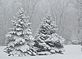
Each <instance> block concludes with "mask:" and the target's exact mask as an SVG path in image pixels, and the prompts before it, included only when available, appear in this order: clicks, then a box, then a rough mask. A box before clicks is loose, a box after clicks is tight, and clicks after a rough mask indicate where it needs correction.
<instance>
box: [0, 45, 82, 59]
mask: <svg viewBox="0 0 82 59" xmlns="http://www.w3.org/2000/svg"><path fill="white" fill-rule="evenodd" d="M64 48H65V52H64V54H55V55H48V56H26V57H14V56H12V57H11V56H7V54H6V53H5V52H3V49H4V46H1V47H0V59H82V52H81V48H82V46H80V45H66V46H65V47H64Z"/></svg>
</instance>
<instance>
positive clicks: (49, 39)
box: [34, 16, 64, 55]
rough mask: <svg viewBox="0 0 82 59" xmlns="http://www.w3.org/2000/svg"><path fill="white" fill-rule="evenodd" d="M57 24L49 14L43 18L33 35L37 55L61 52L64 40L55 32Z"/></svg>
mask: <svg viewBox="0 0 82 59" xmlns="http://www.w3.org/2000/svg"><path fill="white" fill-rule="evenodd" d="M57 29H58V28H57V25H56V23H55V21H53V20H52V18H51V16H47V17H45V18H44V19H43V22H42V23H41V25H40V28H39V31H38V33H37V35H36V36H35V39H36V40H35V42H36V43H35V45H34V46H35V47H37V50H36V51H37V52H38V54H39V55H43V54H44V55H47V54H55V53H62V48H63V44H62V41H63V40H64V39H63V38H62V37H61V36H59V35H58V34H56V30H57Z"/></svg>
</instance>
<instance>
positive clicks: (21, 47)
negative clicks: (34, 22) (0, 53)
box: [5, 8, 36, 56]
mask: <svg viewBox="0 0 82 59" xmlns="http://www.w3.org/2000/svg"><path fill="white" fill-rule="evenodd" d="M12 22H13V28H11V31H10V32H8V34H7V35H6V37H7V39H8V40H7V44H8V46H7V47H6V48H5V52H6V53H8V55H9V56H11V55H12V56H26V55H36V53H35V50H34V49H33V45H34V38H33V36H32V32H31V23H30V22H29V17H26V16H25V14H24V10H23V8H20V9H19V11H18V13H17V17H14V20H12Z"/></svg>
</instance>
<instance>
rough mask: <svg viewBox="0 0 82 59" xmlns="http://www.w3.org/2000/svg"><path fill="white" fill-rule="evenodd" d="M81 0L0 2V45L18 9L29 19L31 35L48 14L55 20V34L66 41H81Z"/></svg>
mask: <svg viewBox="0 0 82 59" xmlns="http://www.w3.org/2000/svg"><path fill="white" fill-rule="evenodd" d="M81 4H82V0H0V45H5V42H6V39H5V34H6V33H7V32H8V31H9V28H11V27H12V23H11V21H10V20H9V18H12V17H13V16H14V15H15V14H16V12H17V11H18V8H19V7H23V8H24V10H25V12H26V15H29V16H30V17H31V19H30V21H31V23H32V32H33V35H34V34H35V33H36V31H37V28H38V27H39V24H40V22H41V21H42V19H41V18H43V17H45V16H46V15H48V14H50V15H51V16H52V17H53V20H54V19H55V18H56V22H57V25H58V28H59V29H58V31H57V33H58V34H59V35H61V36H62V37H64V38H65V39H66V42H65V43H68V44H69V42H70V41H71V40H77V41H81V40H82V16H81V15H82V14H81V13H82V10H81V9H82V7H81V6H82V5H81Z"/></svg>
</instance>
